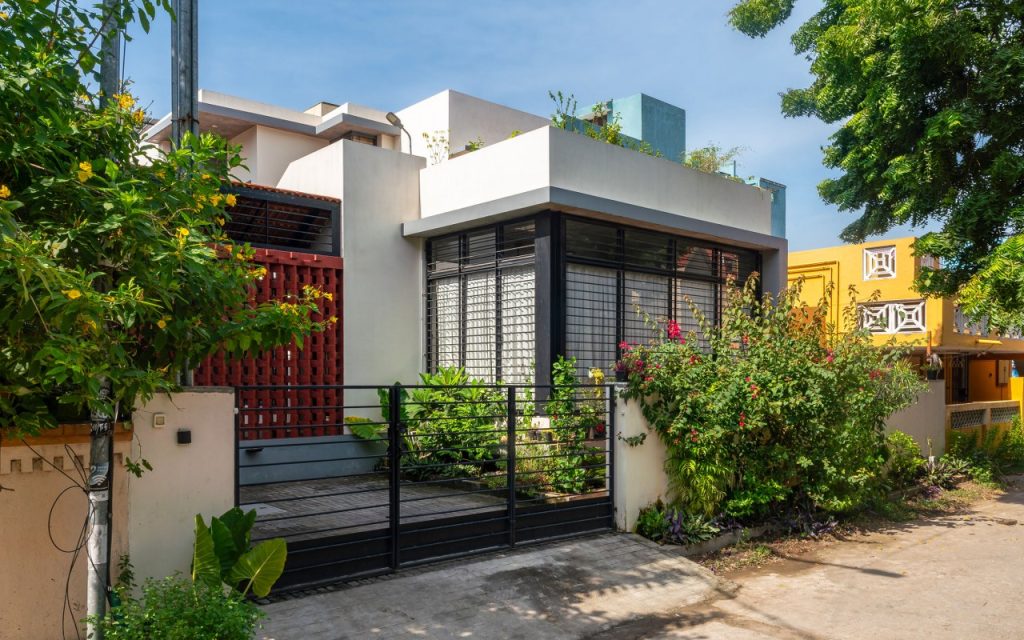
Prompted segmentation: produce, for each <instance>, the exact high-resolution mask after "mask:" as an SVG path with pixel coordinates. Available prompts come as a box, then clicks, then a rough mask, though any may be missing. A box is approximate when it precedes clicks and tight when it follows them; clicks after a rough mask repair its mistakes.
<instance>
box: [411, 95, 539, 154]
mask: <svg viewBox="0 0 1024 640" xmlns="http://www.w3.org/2000/svg"><path fill="white" fill-rule="evenodd" d="M397 115H398V117H399V118H401V119H402V124H403V125H405V128H406V130H408V131H409V134H410V135H411V136H412V153H413V154H415V155H418V156H424V157H428V155H429V154H428V151H427V146H426V144H425V142H424V140H423V134H424V133H427V134H434V133H435V132H437V131H442V132H447V133H448V136H449V137H448V141H449V143H450V145H451V148H452V151H453V152H458V151H461V150H463V149H465V147H466V144H467V143H469V142H470V141H474V140H476V139H478V138H480V139H482V140H483V141H484V144H485V145H492V144H496V143H498V142H501V141H502V140H505V139H507V138H508V137H509V135H511V133H512V132H513V131H516V130H519V131H523V132H527V131H533V130H535V129H538V128H540V127H546V126H547V125H548V124H550V121H549V120H548V119H547V118H542V117H540V116H536V115H534V114H532V113H527V112H525V111H519V110H518V109H512V108H510V107H506V106H504V105H500V104H497V103H494V102H488V101H487V100H481V99H480V98H474V97H473V96H469V95H466V94H464V93H460V92H458V91H452V90H451V89H448V90H445V91H442V92H441V93H438V94H435V95H433V96H430V97H429V98H427V99H425V100H421V101H420V102H417V103H416V104H414V105H411V106H409V107H406V108H405V109H402V110H401V111H399V112H398V114H397ZM402 144H403V148H405V146H408V140H403V141H402Z"/></svg>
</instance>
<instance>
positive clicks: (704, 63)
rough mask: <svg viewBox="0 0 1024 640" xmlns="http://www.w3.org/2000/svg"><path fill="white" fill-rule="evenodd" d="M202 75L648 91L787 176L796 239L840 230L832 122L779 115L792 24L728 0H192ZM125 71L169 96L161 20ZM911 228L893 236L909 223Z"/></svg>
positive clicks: (381, 86)
mask: <svg viewBox="0 0 1024 640" xmlns="http://www.w3.org/2000/svg"><path fill="white" fill-rule="evenodd" d="M199 4H200V17H199V34H200V41H199V60H200V63H199V67H200V71H199V86H200V87H202V88H208V89H212V90H216V91H221V92H224V93H229V94H234V95H238V96H242V97H246V98H251V99H255V100H260V101H264V102H269V103H273V104H279V105H282V106H286V107H292V108H296V109H305V108H307V107H309V106H310V105H312V104H314V103H316V102H318V101H320V100H327V101H329V102H335V103H342V102H348V101H351V102H356V103H360V104H365V105H367V106H371V107H376V108H379V109H383V110H394V111H397V110H398V109H400V108H402V107H404V106H407V105H409V104H412V103H414V102H417V101H419V100H421V99H422V98H425V97H427V96H429V95H432V94H434V93H437V92H438V91H441V90H443V89H449V88H450V89H457V90H459V91H463V92H465V93H469V94H472V95H475V96H479V97H481V98H484V99H487V100H492V101H495V102H499V103H502V104H506V105H509V106H512V107H515V108H518V109H523V110H525V111H530V112H533V113H537V114H540V115H545V116H546V115H548V114H550V113H551V111H552V109H551V102H550V100H549V99H548V95H547V93H548V90H549V89H551V90H559V89H560V90H562V91H564V92H572V93H574V94H575V95H576V97H577V99H578V100H579V103H580V104H581V105H585V104H591V103H593V102H596V101H598V100H602V99H607V98H614V97H620V96H628V95H631V94H634V93H638V92H644V93H647V94H650V95H652V96H654V97H657V98H659V99H661V100H665V101H666V102H670V103H672V104H676V105H679V106H681V107H683V108H684V109H686V112H687V120H688V127H687V146H688V147H689V148H694V147H697V146H703V145H704V144H706V143H708V142H715V143H716V144H719V145H721V146H723V147H727V148H728V147H733V146H741V147H744V148H745V151H744V152H743V154H742V156H741V157H740V173H741V175H760V176H764V177H766V178H771V179H773V180H777V181H779V182H783V183H785V184H786V185H788V187H789V189H788V193H787V213H788V216H787V217H788V221H787V227H788V229H787V235H788V237H789V240H790V249H791V250H799V249H807V248H813V247H821V246H829V245H834V244H839V240H838V234H839V232H840V231H841V230H842V228H843V227H844V226H845V225H846V224H847V223H849V222H850V221H852V220H853V215H852V214H849V213H846V214H840V213H839V212H837V211H836V210H835V208H833V207H831V206H829V205H826V204H825V203H823V202H822V201H821V199H820V198H819V197H818V194H817V190H816V185H817V184H818V182H820V181H821V180H822V179H823V178H825V177H827V176H828V175H829V174H828V171H827V170H826V169H825V168H824V167H823V166H822V165H821V150H820V149H821V146H822V145H823V144H824V143H825V142H826V140H827V137H828V135H829V133H830V131H831V127H830V126H828V125H825V124H823V123H821V122H818V121H817V120H811V119H787V118H783V117H782V115H781V114H780V113H779V97H778V93H779V92H780V91H782V90H784V89H786V88H789V87H800V86H805V85H806V84H808V82H809V75H808V73H807V62H806V60H804V59H803V58H801V57H798V56H796V55H794V54H793V49H792V47H791V45H790V43H789V36H790V33H791V32H792V30H793V29H794V28H795V27H796V26H797V25H798V24H800V23H801V22H802V21H803V20H804V19H805V18H806V17H807V16H808V15H810V14H811V13H812V12H813V11H814V10H815V9H816V8H817V7H818V6H819V2H818V1H817V0H803V1H802V2H799V3H797V7H798V8H797V11H796V12H795V14H794V16H793V19H791V21H790V22H789V23H787V24H786V25H785V26H784V27H783V28H782V29H779V30H777V31H776V32H774V33H772V34H770V35H769V36H768V37H767V38H764V39H761V40H751V39H749V38H747V37H746V36H743V35H742V34H739V33H737V32H735V31H733V30H732V29H731V28H729V26H728V24H727V22H726V12H727V11H728V9H729V7H730V6H731V2H729V1H728V0H675V1H669V0H662V1H654V0H631V1H630V2H621V1H619V2H616V1H614V0H587V1H586V2H582V1H578V0H559V1H558V2H543V1H540V0H518V1H516V2H509V1H507V0H506V1H504V2H498V1H496V0H473V1H469V0H362V1H350V0H333V1H331V0H302V1H301V2H299V1H296V2H282V1H281V0H200V2H199ZM125 70H126V76H127V77H128V78H129V79H130V80H132V81H133V82H134V86H133V89H132V91H133V93H135V95H136V96H138V97H139V98H140V101H141V102H142V103H143V104H144V105H148V108H149V109H150V110H151V111H152V112H153V114H155V115H158V116H159V115H163V114H164V113H166V112H168V111H169V110H170V90H169V83H170V21H169V18H168V17H167V16H161V17H160V19H159V20H158V21H157V22H156V24H154V26H153V28H152V30H151V32H150V33H149V34H148V35H146V34H142V33H141V32H140V33H136V34H135V39H133V40H132V41H131V42H129V43H128V45H127V52H126V59H125ZM909 233H910V232H908V230H907V229H901V230H898V231H895V232H894V233H892V234H890V235H892V236H898V235H909Z"/></svg>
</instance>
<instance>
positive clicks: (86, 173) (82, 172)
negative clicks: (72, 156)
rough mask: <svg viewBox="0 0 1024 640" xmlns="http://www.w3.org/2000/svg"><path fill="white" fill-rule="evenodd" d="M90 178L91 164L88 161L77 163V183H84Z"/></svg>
mask: <svg viewBox="0 0 1024 640" xmlns="http://www.w3.org/2000/svg"><path fill="white" fill-rule="evenodd" d="M91 177H92V163H91V162H89V161H85V162H79V163H78V181H79V182H85V181H86V180H88V179H89V178H91Z"/></svg>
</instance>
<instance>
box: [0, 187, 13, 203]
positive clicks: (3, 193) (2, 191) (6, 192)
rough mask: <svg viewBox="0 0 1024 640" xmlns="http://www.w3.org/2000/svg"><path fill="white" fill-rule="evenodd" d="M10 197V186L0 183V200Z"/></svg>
mask: <svg viewBox="0 0 1024 640" xmlns="http://www.w3.org/2000/svg"><path fill="white" fill-rule="evenodd" d="M10 197H11V188H10V187H8V186H7V185H6V184H0V200H6V199H7V198H10Z"/></svg>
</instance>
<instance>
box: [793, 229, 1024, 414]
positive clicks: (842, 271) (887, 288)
mask: <svg viewBox="0 0 1024 640" xmlns="http://www.w3.org/2000/svg"><path fill="white" fill-rule="evenodd" d="M914 240H915V238H900V239H897V240H880V241H877V242H866V243H863V244H856V245H842V246H837V247H827V248H824V249H813V250H809V251H794V252H792V253H790V254H789V280H790V283H794V282H796V281H798V280H799V279H801V278H803V280H804V284H803V290H802V298H803V300H804V302H806V303H807V304H809V305H817V304H818V303H819V302H820V301H821V299H822V297H823V296H824V295H825V292H826V291H827V290H828V285H829V284H830V283H831V284H832V285H833V288H832V290H831V307H832V309H831V315H832V318H831V320H832V322H834V323H836V324H837V325H840V324H841V323H840V319H841V318H842V315H841V314H842V312H843V309H844V308H847V307H848V305H849V304H850V302H851V297H850V294H849V288H850V286H851V285H852V286H853V287H855V288H856V295H855V297H854V301H855V303H856V304H857V313H858V318H859V320H860V322H861V323H862V325H863V326H866V327H868V328H869V329H870V330H871V331H872V332H873V333H875V334H876V335H877V340H878V342H879V343H880V344H882V343H887V342H889V341H890V340H891V339H893V338H895V339H896V341H897V342H900V343H905V344H910V345H912V346H913V352H912V353H913V356H912V357H913V359H914V360H915V361H916V362H917V363H918V364H920V365H922V366H923V365H924V364H925V363H927V362H928V361H929V360H931V361H932V362H935V361H936V360H938V361H939V362H941V365H942V368H941V371H938V372H934V375H933V377H938V378H939V379H943V380H945V395H946V397H945V403H946V404H947V405H952V404H961V403H975V402H993V401H1009V400H1019V399H1020V396H1021V393H1020V392H1021V390H1022V386H1021V383H1022V382H1024V379H1021V378H1014V375H1015V372H1014V369H1016V371H1019V372H1020V373H1021V375H1024V368H1022V365H1024V336H1022V334H1021V333H1020V332H1019V331H1018V332H1012V333H1007V334H997V333H995V332H992V331H989V329H988V327H987V326H986V323H984V322H980V323H971V322H968V321H967V319H966V318H965V317H964V316H963V314H962V313H961V312H960V310H959V308H958V306H957V304H956V301H955V300H952V299H949V298H924V297H922V296H921V295H920V294H918V293H917V292H916V291H914V288H913V283H914V279H915V278H916V277H917V274H918V271H919V270H920V268H921V267H922V265H925V266H932V264H934V263H929V261H933V260H934V258H930V257H928V256H915V255H914V251H913V243H914ZM932 354H935V356H932Z"/></svg>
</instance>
